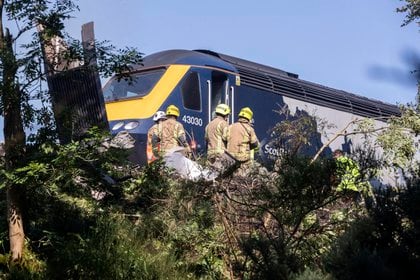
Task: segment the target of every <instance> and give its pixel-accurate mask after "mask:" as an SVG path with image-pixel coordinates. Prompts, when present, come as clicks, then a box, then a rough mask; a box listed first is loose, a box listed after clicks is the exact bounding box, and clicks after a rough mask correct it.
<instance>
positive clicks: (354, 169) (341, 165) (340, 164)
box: [336, 156, 361, 192]
mask: <svg viewBox="0 0 420 280" xmlns="http://www.w3.org/2000/svg"><path fill="white" fill-rule="evenodd" d="M336 164H337V169H336V172H337V177H338V179H339V184H338V186H337V191H344V190H351V191H355V192H358V191H360V188H359V185H360V184H361V182H360V170H359V166H358V165H357V164H356V163H355V162H354V161H353V160H352V159H351V158H348V157H346V156H340V157H338V158H337V159H336Z"/></svg>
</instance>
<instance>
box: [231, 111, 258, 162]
mask: <svg viewBox="0 0 420 280" xmlns="http://www.w3.org/2000/svg"><path fill="white" fill-rule="evenodd" d="M252 116H253V112H252V110H251V109H250V108H249V107H245V108H242V109H241V111H240V112H239V114H238V121H237V122H236V123H234V124H232V125H230V126H229V128H228V130H227V151H228V152H229V153H230V154H231V155H232V156H234V157H235V158H236V159H237V160H238V161H240V162H242V164H244V163H249V162H250V161H251V159H252V158H251V154H252V153H251V151H253V150H256V149H257V148H258V146H259V142H258V138H257V135H256V134H255V130H254V128H253V127H252V126H251V123H250V122H251V120H252Z"/></svg>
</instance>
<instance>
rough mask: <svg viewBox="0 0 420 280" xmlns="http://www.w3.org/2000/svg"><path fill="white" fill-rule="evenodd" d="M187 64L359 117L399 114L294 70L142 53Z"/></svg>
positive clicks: (198, 55)
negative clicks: (302, 76) (217, 70)
mask: <svg viewBox="0 0 420 280" xmlns="http://www.w3.org/2000/svg"><path fill="white" fill-rule="evenodd" d="M169 64H191V65H203V66H211V67H217V68H222V69H225V70H228V71H232V72H236V73H238V74H239V75H240V78H241V84H243V85H247V86H250V87H255V88H259V89H262V90H267V91H270V92H273V93H277V94H280V95H282V96H287V97H290V98H294V99H297V100H301V101H304V102H308V103H312V104H316V105H320V106H325V107H328V108H332V109H336V110H340V111H345V112H350V113H352V114H355V115H359V116H363V117H389V116H394V115H396V116H398V115H400V114H401V112H400V109H399V108H398V107H397V106H396V105H392V104H389V103H385V102H382V101H379V100H375V99H370V98H366V97H363V96H360V95H356V94H353V93H349V92H346V91H343V90H337V89H333V88H330V87H326V86H323V85H320V84H316V83H313V82H309V81H305V80H302V79H299V76H298V75H297V74H295V73H291V72H287V71H284V70H281V69H277V68H273V67H270V66H266V65H262V64H258V63H255V62H252V61H248V60H245V59H241V58H237V57H233V56H229V55H225V54H221V53H217V52H213V51H209V50H195V51H189V50H168V51H163V52H158V53H155V54H152V55H149V56H146V57H144V60H143V65H144V67H153V66H159V65H169Z"/></svg>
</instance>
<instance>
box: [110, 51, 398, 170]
mask: <svg viewBox="0 0 420 280" xmlns="http://www.w3.org/2000/svg"><path fill="white" fill-rule="evenodd" d="M103 93H104V99H105V107H106V113H107V118H108V121H109V125H110V128H111V131H112V133H113V134H116V133H118V132H120V131H122V130H126V131H128V132H129V133H130V134H131V135H132V136H133V137H134V138H135V140H136V147H135V150H134V153H133V155H132V159H133V160H134V161H136V162H138V163H141V164H144V163H146V162H147V160H146V137H147V131H148V129H149V128H150V127H151V126H152V125H153V121H152V117H153V114H154V113H155V112H156V111H158V110H164V109H165V108H166V107H167V106H168V105H169V104H174V105H176V106H177V107H179V108H180V113H181V116H180V119H179V121H181V122H182V123H183V125H184V127H185V130H186V133H187V136H188V138H189V141H190V142H193V143H191V144H193V145H194V146H196V147H197V152H198V153H205V147H206V144H205V142H204V128H205V126H206V125H207V124H208V123H209V122H210V121H211V119H212V113H213V111H214V109H215V107H216V106H217V105H218V104H219V103H226V104H228V105H229V106H230V107H231V109H232V114H231V116H230V118H229V122H230V123H232V122H234V121H236V119H237V114H238V112H239V110H240V109H241V108H242V107H246V106H248V107H251V109H252V110H253V111H254V120H253V121H254V123H255V131H256V133H257V136H258V138H259V140H260V142H261V147H260V152H259V157H260V160H261V161H263V162H269V159H270V158H272V157H273V156H276V155H278V154H279V153H280V151H279V150H278V148H277V147H275V146H273V145H271V141H270V140H271V139H272V137H273V135H272V128H273V127H274V126H275V124H276V123H278V122H280V121H282V120H284V115H281V114H279V112H278V111H279V110H280V109H281V108H285V106H286V107H287V108H288V110H289V111H290V112H291V114H297V113H300V114H301V113H302V112H303V113H306V114H315V115H316V116H318V117H319V118H322V119H325V120H327V121H328V122H329V123H331V124H333V125H334V127H335V128H332V129H330V130H329V131H327V133H334V132H335V131H337V130H338V129H341V128H343V127H345V126H346V125H347V124H348V123H349V122H350V121H351V120H354V119H355V118H363V117H371V118H375V119H379V118H381V117H389V116H392V115H399V114H400V111H399V109H398V107H397V106H395V105H391V104H387V103H384V102H380V101H377V100H372V99H368V98H365V97H362V96H358V95H355V94H351V93H348V92H345V91H342V90H336V89H333V88H329V87H326V86H322V85H319V84H316V83H312V82H309V81H305V80H301V79H299V76H298V75H297V74H294V73H290V72H287V71H283V70H280V69H275V68H272V67H269V66H265V65H261V64H258V63H254V62H251V61H247V60H243V59H240V58H236V57H232V56H228V55H224V54H220V53H215V52H212V51H207V50H194V51H189V50H168V51H163V52H159V53H155V54H152V55H149V56H146V57H145V58H144V60H143V65H142V66H137V67H136V68H135V70H134V71H133V76H132V80H131V81H130V80H129V81H125V80H118V78H117V77H114V78H112V79H111V80H110V81H109V82H108V83H107V84H106V85H105V87H104V89H103ZM376 122H377V125H381V123H380V122H381V121H376ZM382 124H383V123H382ZM360 137H361V136H357V135H353V136H352V137H341V138H339V139H337V141H334V142H333V143H331V145H330V146H331V147H330V151H331V150H333V149H336V148H340V149H344V150H347V151H350V149H351V146H352V145H353V146H354V145H357V144H361V143H362V142H361V141H362V139H361V138H360ZM325 141H327V139H324V136H321V135H320V136H319V138H318V139H314V143H312V151H308V152H309V153H314V152H315V151H316V150H317V149H318V148H319V147H320V146H321V145H322V143H323V142H325Z"/></svg>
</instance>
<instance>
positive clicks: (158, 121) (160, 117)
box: [147, 111, 166, 163]
mask: <svg viewBox="0 0 420 280" xmlns="http://www.w3.org/2000/svg"><path fill="white" fill-rule="evenodd" d="M164 120H166V114H165V112H164V111H157V112H156V113H155V114H154V116H153V121H154V122H155V124H154V125H152V127H151V128H150V129H149V131H148V132H147V163H151V162H153V161H155V160H156V159H157V157H156V156H155V155H157V154H158V153H159V148H160V147H159V145H156V147H155V149H156V151H153V147H152V137H153V135H154V134H155V135H159V131H161V130H162V122H163V121H164Z"/></svg>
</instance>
